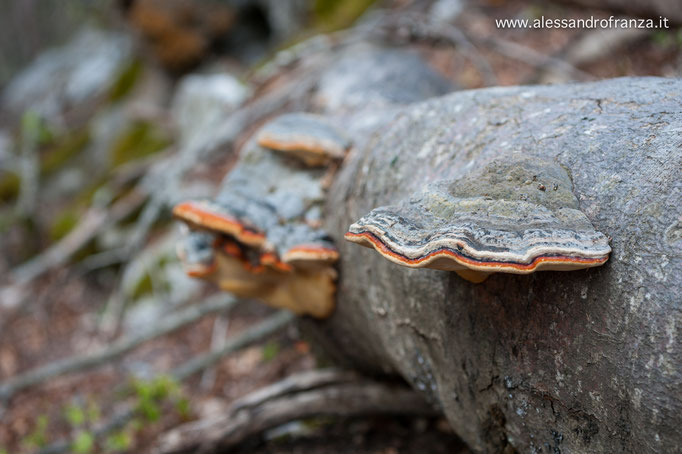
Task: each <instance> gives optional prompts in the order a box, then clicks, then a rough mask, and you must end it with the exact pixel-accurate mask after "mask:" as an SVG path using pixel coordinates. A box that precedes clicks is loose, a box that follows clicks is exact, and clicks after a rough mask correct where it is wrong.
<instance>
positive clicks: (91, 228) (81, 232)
mask: <svg viewBox="0 0 682 454" xmlns="http://www.w3.org/2000/svg"><path fill="white" fill-rule="evenodd" d="M145 199H146V196H145V195H143V194H141V193H139V192H133V193H131V194H129V195H128V196H126V197H124V198H123V199H121V200H119V201H118V202H116V203H115V204H114V205H113V206H112V207H111V208H108V209H104V208H92V209H91V210H90V211H88V212H87V213H86V214H85V216H83V218H82V220H81V222H80V224H79V225H78V227H76V228H75V229H74V230H73V231H71V232H70V233H69V234H68V235H67V236H65V237H64V238H63V239H62V240H61V241H59V242H58V243H56V244H54V245H53V246H51V247H49V248H48V249H46V250H45V251H43V252H42V253H40V254H39V255H37V256H36V257H34V258H32V259H30V260H29V261H27V262H25V263H24V264H22V265H19V266H18V267H17V268H15V269H14V270H12V272H11V273H10V275H9V281H10V285H8V286H7V287H5V288H3V289H1V290H0V300H1V301H3V304H4V305H5V306H7V307H15V306H17V305H18V304H20V303H21V301H23V299H24V293H25V291H24V290H25V288H26V286H27V285H28V284H29V283H30V282H31V281H33V280H34V279H36V278H38V277H40V276H41V275H43V274H44V273H46V272H47V271H49V270H51V269H53V268H57V267H59V266H62V265H64V264H65V263H66V262H68V261H69V259H70V258H71V257H72V256H73V255H74V254H75V253H76V252H78V251H79V250H81V249H82V248H83V247H84V246H85V245H86V244H88V243H89V242H90V241H91V240H92V239H93V238H94V237H95V236H96V235H97V234H98V233H99V232H100V231H101V229H102V228H103V227H104V226H106V225H110V224H113V223H116V222H118V221H120V220H121V219H123V218H125V217H127V216H128V215H129V214H130V213H132V212H133V211H135V210H136V209H137V208H138V207H140V205H142V204H143V203H144V201H145Z"/></svg>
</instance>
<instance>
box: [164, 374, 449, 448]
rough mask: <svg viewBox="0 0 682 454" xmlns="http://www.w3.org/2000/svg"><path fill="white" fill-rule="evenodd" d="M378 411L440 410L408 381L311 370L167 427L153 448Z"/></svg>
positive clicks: (232, 438) (226, 442) (231, 441)
mask: <svg viewBox="0 0 682 454" xmlns="http://www.w3.org/2000/svg"><path fill="white" fill-rule="evenodd" d="M375 414H404V415H419V416H435V415H437V414H438V412H437V411H436V410H435V409H434V408H433V407H431V406H430V405H428V404H427V403H426V402H425V401H424V399H423V398H422V397H421V396H420V395H419V394H417V393H416V392H414V391H412V390H411V389H409V388H407V387H405V386H398V385H389V384H384V383H378V382H374V381H369V380H367V379H361V378H359V377H357V376H355V375H354V374H351V373H348V372H342V371H330V370H321V371H310V372H304V373H302V374H297V375H293V376H291V377H289V378H287V379H285V380H284V381H283V382H279V383H275V384H274V385H271V386H269V387H267V388H264V389H262V390H258V391H256V392H255V393H253V394H251V395H248V396H246V397H245V398H243V399H240V400H239V401H237V402H235V403H234V404H233V405H232V406H231V407H230V409H229V410H228V412H227V414H225V415H221V416H218V417H213V418H208V419H203V420H199V421H194V422H191V423H188V424H184V425H182V426H180V427H178V428H176V429H174V430H172V431H170V432H168V433H167V434H165V435H164V436H163V437H162V438H161V440H160V441H159V444H158V445H157V447H156V449H155V450H154V452H155V453H157V454H180V453H189V452H193V453H197V452H198V453H212V452H222V451H223V450H227V449H229V448H232V447H235V446H237V445H238V444H240V443H241V442H243V441H244V440H246V439H248V438H250V437H252V436H254V435H257V434H260V433H262V432H264V431H266V430H268V429H272V428H274V427H277V426H280V425H282V424H285V423H287V422H290V421H295V420H298V419H304V418H311V417H316V416H343V417H349V416H362V415H375Z"/></svg>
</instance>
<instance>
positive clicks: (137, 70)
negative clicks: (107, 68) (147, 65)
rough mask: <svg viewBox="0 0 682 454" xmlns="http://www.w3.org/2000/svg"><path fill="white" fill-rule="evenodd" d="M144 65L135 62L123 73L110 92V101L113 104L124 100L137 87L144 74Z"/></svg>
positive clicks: (137, 61)
mask: <svg viewBox="0 0 682 454" xmlns="http://www.w3.org/2000/svg"><path fill="white" fill-rule="evenodd" d="M142 69H143V67H142V63H141V62H140V61H139V60H135V61H133V62H132V63H130V64H129V65H128V66H127V67H126V68H124V69H123V71H121V73H120V74H119V75H118V78H117V79H116V81H115V82H114V84H113V85H112V87H111V90H110V91H109V100H110V101H112V102H116V101H119V100H121V99H123V98H124V97H125V96H126V95H127V94H128V93H130V91H131V90H132V89H133V87H134V86H135V83H136V82H137V80H138V79H139V78H140V75H141V74H142Z"/></svg>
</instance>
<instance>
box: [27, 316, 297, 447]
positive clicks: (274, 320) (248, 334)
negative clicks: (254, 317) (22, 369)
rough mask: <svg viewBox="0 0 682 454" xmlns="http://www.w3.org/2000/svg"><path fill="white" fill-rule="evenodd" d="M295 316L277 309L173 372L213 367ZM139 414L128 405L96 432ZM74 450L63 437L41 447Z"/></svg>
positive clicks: (115, 427) (174, 374)
mask: <svg viewBox="0 0 682 454" xmlns="http://www.w3.org/2000/svg"><path fill="white" fill-rule="evenodd" d="M293 318H294V315H293V314H291V313H290V312H286V311H280V312H277V313H275V314H274V315H271V316H270V317H269V318H267V319H265V320H264V321H262V322H260V323H258V324H256V325H254V326H251V327H250V328H249V329H248V330H247V331H245V332H243V333H241V334H238V335H236V336H233V337H232V338H230V339H228V341H227V342H226V343H225V345H224V346H223V347H222V348H221V349H220V350H216V351H212V352H210V353H206V354H204V355H201V356H199V357H196V358H193V359H191V360H189V361H188V362H186V363H184V364H181V365H180V366H178V367H176V368H175V369H173V370H172V371H171V372H170V374H169V375H170V376H171V377H173V378H174V379H176V380H184V379H186V378H188V377H190V376H192V375H194V374H196V373H198V372H201V371H202V370H203V369H204V368H206V367H209V366H211V365H212V364H214V363H215V362H216V361H218V360H220V359H221V358H223V357H224V356H226V355H228V354H230V353H233V352H236V351H238V350H242V349H244V348H246V347H249V346H250V345H253V344H255V343H257V342H260V341H261V340H263V339H265V338H266V337H268V336H270V335H272V334H274V333H276V332H277V331H279V330H281V329H283V328H285V327H286V326H287V325H288V324H289V323H290V322H291V321H292V320H293ZM135 415H136V411H135V408H134V407H132V406H128V407H127V408H125V409H123V410H121V411H120V412H119V413H117V414H116V415H114V416H113V417H112V418H111V419H109V421H107V422H106V423H104V424H102V425H100V426H99V427H97V428H95V430H94V431H93V435H94V436H95V437H96V438H101V437H103V436H105V435H107V434H110V433H111V432H113V431H115V430H118V429H120V428H122V427H124V426H125V425H126V424H127V423H128V422H129V421H130V420H132V419H133V418H134V417H135ZM70 450H71V443H70V442H69V441H65V440H62V441H58V442H55V443H53V444H51V445H49V446H47V447H45V448H43V449H41V450H40V451H38V454H62V453H65V452H69V451H70Z"/></svg>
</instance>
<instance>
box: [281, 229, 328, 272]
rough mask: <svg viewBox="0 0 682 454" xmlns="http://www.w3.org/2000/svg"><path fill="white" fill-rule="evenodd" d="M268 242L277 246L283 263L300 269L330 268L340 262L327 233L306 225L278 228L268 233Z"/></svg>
mask: <svg viewBox="0 0 682 454" xmlns="http://www.w3.org/2000/svg"><path fill="white" fill-rule="evenodd" d="M268 241H269V242H271V244H273V245H276V246H275V247H276V249H277V253H278V255H279V257H280V258H281V260H282V262H284V263H286V264H289V265H291V266H294V267H296V268H299V269H316V268H322V267H329V266H332V265H333V264H334V263H336V262H337V261H338V260H339V251H338V250H337V249H336V246H334V243H333V242H332V240H331V239H330V238H329V236H328V235H327V234H326V232H324V231H323V230H321V229H316V228H312V227H310V226H308V225H306V224H286V225H281V226H277V227H275V228H273V229H271V230H270V231H269V232H268Z"/></svg>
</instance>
